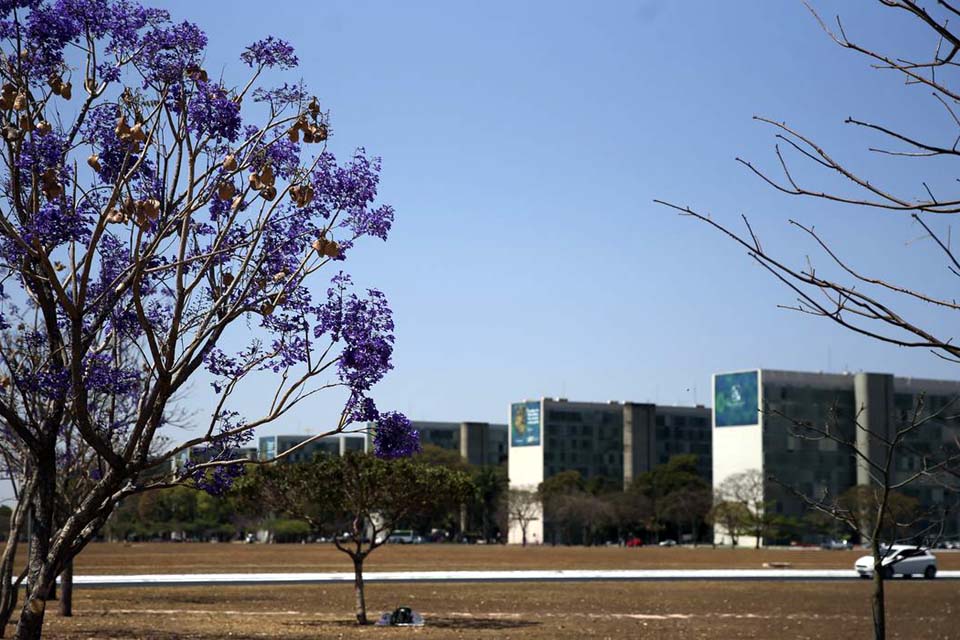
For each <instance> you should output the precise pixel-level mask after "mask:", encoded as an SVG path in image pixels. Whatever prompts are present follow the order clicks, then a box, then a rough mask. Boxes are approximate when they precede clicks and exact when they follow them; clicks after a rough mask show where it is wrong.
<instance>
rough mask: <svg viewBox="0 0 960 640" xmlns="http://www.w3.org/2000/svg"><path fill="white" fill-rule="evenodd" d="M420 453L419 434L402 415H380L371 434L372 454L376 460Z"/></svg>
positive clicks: (390, 412)
mask: <svg viewBox="0 0 960 640" xmlns="http://www.w3.org/2000/svg"><path fill="white" fill-rule="evenodd" d="M419 451H420V432H419V431H417V430H416V429H414V428H413V425H412V424H411V423H410V419H409V418H407V416H405V415H403V414H402V413H398V412H396V411H388V412H387V413H382V414H380V419H379V420H378V421H377V426H376V431H374V434H373V453H374V455H376V456H377V457H378V458H384V459H386V460H392V459H394V458H406V457H407V456H412V455H413V454H415V453H417V452H419Z"/></svg>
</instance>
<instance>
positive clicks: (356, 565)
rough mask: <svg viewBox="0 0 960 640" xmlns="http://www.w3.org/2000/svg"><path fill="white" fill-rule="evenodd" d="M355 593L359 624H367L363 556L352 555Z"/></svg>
mask: <svg viewBox="0 0 960 640" xmlns="http://www.w3.org/2000/svg"><path fill="white" fill-rule="evenodd" d="M350 557H351V558H352V559H353V592H354V596H355V597H356V609H357V624H367V601H366V598H365V597H364V593H363V555H362V554H352V555H351V556H350Z"/></svg>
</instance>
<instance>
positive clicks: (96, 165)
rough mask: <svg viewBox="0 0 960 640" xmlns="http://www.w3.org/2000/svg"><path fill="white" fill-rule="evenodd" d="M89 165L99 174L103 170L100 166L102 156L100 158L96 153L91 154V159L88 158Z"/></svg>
mask: <svg viewBox="0 0 960 640" xmlns="http://www.w3.org/2000/svg"><path fill="white" fill-rule="evenodd" d="M87 164H88V165H89V166H90V168H91V169H93V170H94V171H97V172H99V171H100V170H101V168H102V167H101V166H100V156H98V155H97V154H95V153H94V154H91V155H90V157H89V158H87Z"/></svg>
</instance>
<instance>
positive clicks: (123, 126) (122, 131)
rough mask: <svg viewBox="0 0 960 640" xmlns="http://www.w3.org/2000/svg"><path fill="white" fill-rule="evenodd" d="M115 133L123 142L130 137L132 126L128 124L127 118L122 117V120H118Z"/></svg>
mask: <svg viewBox="0 0 960 640" xmlns="http://www.w3.org/2000/svg"><path fill="white" fill-rule="evenodd" d="M113 132H114V133H115V134H116V135H117V137H118V138H120V139H121V140H125V139H126V138H127V136H129V135H130V125H128V124H127V116H120V119H119V120H117V126H116V127H114V129H113Z"/></svg>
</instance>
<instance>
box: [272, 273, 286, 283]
mask: <svg viewBox="0 0 960 640" xmlns="http://www.w3.org/2000/svg"><path fill="white" fill-rule="evenodd" d="M286 279H287V272H286V271H278V272H277V273H275V274H273V281H274V282H283V281H284V280H286Z"/></svg>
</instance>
